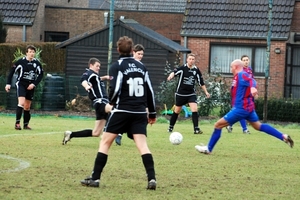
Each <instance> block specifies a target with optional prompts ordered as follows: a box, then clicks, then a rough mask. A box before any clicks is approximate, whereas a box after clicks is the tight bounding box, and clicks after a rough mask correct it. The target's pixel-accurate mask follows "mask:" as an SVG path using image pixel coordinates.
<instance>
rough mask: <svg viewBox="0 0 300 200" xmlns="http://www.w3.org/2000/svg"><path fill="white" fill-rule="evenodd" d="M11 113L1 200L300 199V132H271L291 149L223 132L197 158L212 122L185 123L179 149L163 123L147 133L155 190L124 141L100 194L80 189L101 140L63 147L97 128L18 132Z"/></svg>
mask: <svg viewBox="0 0 300 200" xmlns="http://www.w3.org/2000/svg"><path fill="white" fill-rule="evenodd" d="M14 120H15V117H14V115H4V114H1V115H0V123H1V125H0V199H5V200H6V199H14V200H19V199H20V200H21V199H22V200H23V199H47V200H48V199H51V200H52V199H137V200H140V199H143V200H148V199H149V200H153V199H170V200H173V199H175V200H177V199H178V200H179V199H180V200H181V199H251V200H253V199H276V200H277V199H284V200H287V199H299V193H300V189H299V188H300V178H299V177H300V170H299V166H300V148H299V146H298V144H299V143H300V135H299V126H298V125H294V124H291V125H288V126H285V127H283V126H279V125H276V128H278V129H279V130H281V131H283V132H284V133H287V134H290V135H291V136H292V138H293V139H294V142H295V146H294V148H293V149H291V148H290V147H289V146H288V145H286V144H285V143H284V142H281V141H279V140H277V139H276V138H273V137H270V136H268V135H266V134H263V133H260V132H257V131H254V130H253V129H252V128H250V131H251V134H250V135H245V134H242V133H241V129H240V127H239V125H238V124H236V125H235V126H234V129H233V133H227V131H226V130H224V131H223V134H222V137H221V139H220V141H219V143H218V144H217V146H216V148H215V149H214V152H213V154H211V155H203V154H200V153H198V152H197V151H196V150H195V148H194V146H195V145H196V144H199V143H207V141H208V139H209V138H210V135H211V133H212V130H213V123H214V122H212V121H206V120H203V121H201V124H200V126H201V129H202V130H203V131H204V134H202V135H194V134H193V129H192V122H191V121H190V120H184V121H180V122H178V123H177V124H176V126H175V129H174V131H178V132H181V133H182V134H183V137H184V139H183V143H182V144H180V145H177V146H175V145H172V144H171V143H170V142H169V139H168V137H169V134H168V133H167V131H166V130H167V128H168V123H167V121H166V120H163V119H160V120H159V122H158V123H156V124H154V125H153V126H149V127H148V144H149V147H150V149H151V151H152V153H153V157H154V161H155V167H156V174H157V189H156V191H147V190H146V189H145V188H146V185H147V179H146V175H145V171H144V167H143V165H142V161H141V157H140V155H139V153H138V151H137V149H136V147H135V145H134V143H133V142H132V141H131V140H130V139H128V138H127V137H126V136H125V137H123V140H122V146H116V145H115V144H114V145H113V146H112V147H111V149H110V154H109V157H108V162H107V165H106V167H105V169H104V172H103V175H102V178H101V183H100V188H88V187H83V186H81V185H80V182H79V181H80V180H81V179H83V178H85V177H86V176H87V175H89V174H90V173H91V170H92V167H93V163H94V159H95V156H96V153H97V150H98V143H99V139H100V138H81V139H78V138H74V139H72V140H71V141H70V142H69V143H68V144H67V145H65V146H64V145H61V141H62V137H63V132H64V131H65V130H80V129H84V128H91V127H93V126H94V119H93V118H64V117H55V116H33V117H32V120H31V124H30V125H31V126H32V127H33V128H34V129H33V130H31V131H28V130H21V131H16V130H14V129H13V126H14Z"/></svg>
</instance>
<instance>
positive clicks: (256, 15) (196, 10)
mask: <svg viewBox="0 0 300 200" xmlns="http://www.w3.org/2000/svg"><path fill="white" fill-rule="evenodd" d="M268 4H269V2H268V1H256V0H250V1H249V0H241V1H229V0H227V1H222V4H220V3H219V2H216V1H210V0H199V1H188V2H187V5H186V11H185V16H184V20H183V25H182V29H181V32H180V33H181V36H182V44H184V46H185V47H187V48H189V49H190V50H191V51H192V52H193V53H196V54H197V55H198V60H197V66H198V67H199V68H200V69H201V70H203V71H205V70H207V71H209V72H214V71H220V72H221V73H222V74H224V75H228V77H232V75H231V74H230V68H229V66H230V62H231V61H232V60H234V59H237V58H240V57H241V56H242V55H244V54H247V55H248V56H250V59H251V66H252V68H253V71H254V76H255V78H256V80H257V81H258V85H259V86H258V88H259V93H260V95H261V96H263V94H264V93H265V66H266V59H267V56H266V53H265V52H266V47H267V32H268V10H269V7H268V6H269V5H268ZM272 25H273V29H272V37H271V48H270V68H269V69H270V70H269V81H268V82H269V84H268V96H272V97H293V98H300V81H299V80H300V79H299V78H298V77H299V76H300V32H299V31H300V1H299V0H296V1H295V0H287V1H280V0H275V1H273V8H272Z"/></svg>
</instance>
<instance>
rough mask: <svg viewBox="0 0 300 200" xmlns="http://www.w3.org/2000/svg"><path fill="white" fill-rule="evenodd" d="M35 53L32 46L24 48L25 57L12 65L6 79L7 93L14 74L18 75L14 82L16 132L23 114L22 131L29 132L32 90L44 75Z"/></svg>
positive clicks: (19, 127)
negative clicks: (15, 91) (15, 89)
mask: <svg viewBox="0 0 300 200" xmlns="http://www.w3.org/2000/svg"><path fill="white" fill-rule="evenodd" d="M35 52H36V48H35V47H34V46H33V45H28V46H27V47H26V56H24V57H23V58H21V59H19V60H17V61H16V62H15V63H14V65H13V67H12V68H11V70H10V73H9V75H8V77H7V82H6V86H5V90H6V92H9V91H10V88H11V82H12V77H13V75H14V73H17V75H18V76H17V81H16V87H17V97H18V106H17V110H16V123H15V129H16V130H21V129H22V128H21V125H20V120H21V118H22V114H23V112H24V118H23V129H26V130H31V127H30V126H29V125H28V124H29V121H30V118H31V114H30V106H31V102H32V100H33V96H34V88H35V87H36V86H37V85H38V84H39V83H40V82H41V80H42V78H43V74H44V72H43V68H42V65H41V63H40V62H39V61H38V60H37V59H36V58H35Z"/></svg>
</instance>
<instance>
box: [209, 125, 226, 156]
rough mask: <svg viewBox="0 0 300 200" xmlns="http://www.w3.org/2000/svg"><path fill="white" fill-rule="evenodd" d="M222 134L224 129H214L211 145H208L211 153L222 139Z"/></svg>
mask: <svg viewBox="0 0 300 200" xmlns="http://www.w3.org/2000/svg"><path fill="white" fill-rule="evenodd" d="M221 133H222V129H216V128H215V129H214V132H213V134H212V135H211V138H210V140H209V143H208V145H207V148H208V150H209V151H210V152H212V150H213V148H214V146H215V145H216V143H217V142H218V140H219V139H220V137H221Z"/></svg>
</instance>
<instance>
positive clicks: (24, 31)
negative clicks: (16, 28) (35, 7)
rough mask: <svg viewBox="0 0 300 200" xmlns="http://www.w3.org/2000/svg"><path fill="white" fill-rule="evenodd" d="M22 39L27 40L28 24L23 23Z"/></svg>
mask: <svg viewBox="0 0 300 200" xmlns="http://www.w3.org/2000/svg"><path fill="white" fill-rule="evenodd" d="M22 41H23V42H26V25H23V34H22Z"/></svg>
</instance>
